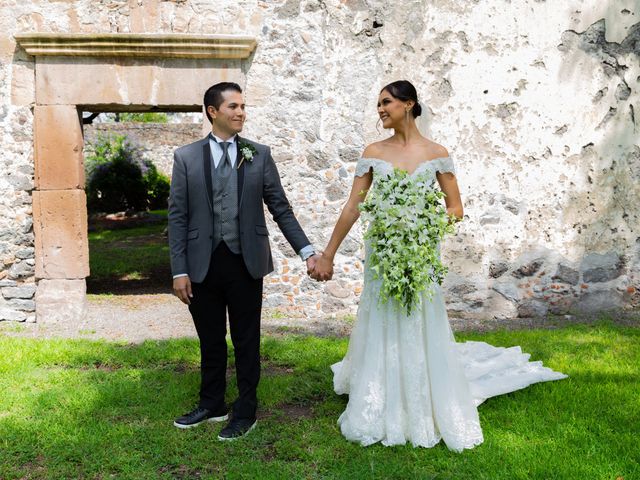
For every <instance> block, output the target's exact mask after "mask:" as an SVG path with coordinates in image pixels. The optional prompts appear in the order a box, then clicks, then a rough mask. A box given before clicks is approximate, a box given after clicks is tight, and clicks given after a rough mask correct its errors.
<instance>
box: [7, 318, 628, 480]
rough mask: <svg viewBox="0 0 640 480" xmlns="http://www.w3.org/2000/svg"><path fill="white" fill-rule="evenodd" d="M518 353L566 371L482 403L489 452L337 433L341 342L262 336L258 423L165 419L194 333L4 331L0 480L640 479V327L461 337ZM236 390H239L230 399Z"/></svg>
mask: <svg viewBox="0 0 640 480" xmlns="http://www.w3.org/2000/svg"><path fill="white" fill-rule="evenodd" d="M461 339H462V340H463V339H474V340H484V341H488V342H490V343H492V344H495V345H503V346H509V345H514V344H518V345H521V346H522V347H523V349H524V350H525V351H528V352H530V353H531V354H532V357H533V358H534V359H541V360H544V362H545V363H546V364H547V365H549V366H550V367H552V368H554V369H557V370H560V371H562V372H565V373H567V374H569V376H570V377H569V378H568V379H566V380H562V381H558V382H550V383H544V384H538V385H534V386H532V387H529V388H527V389H525V390H521V391H518V392H515V393H512V394H509V395H504V396H501V397H497V398H493V399H490V400H488V401H487V402H485V404H483V405H482V406H481V407H480V416H481V421H482V425H483V429H484V434H485V443H484V444H482V445H480V446H479V447H477V448H475V449H474V450H469V451H465V452H464V453H462V454H457V453H454V452H451V451H449V450H447V449H446V447H444V446H443V445H442V444H440V445H438V446H437V447H435V448H433V449H414V448H412V447H411V446H404V447H391V448H389V447H384V446H381V445H374V446H371V447H366V448H363V447H361V446H359V445H356V444H353V443H349V442H347V441H345V440H344V438H343V437H342V436H341V434H340V432H339V429H338V428H337V425H336V419H337V418H338V416H339V414H340V413H341V412H342V410H343V409H344V407H345V404H346V397H341V396H337V395H335V394H334V393H333V391H332V388H331V382H332V378H331V374H330V370H329V365H330V364H331V363H333V362H336V361H338V360H339V359H340V358H341V357H342V355H343V354H344V353H345V351H346V346H347V340H346V339H332V338H314V337H284V338H274V337H266V338H264V339H263V356H264V363H263V377H262V380H261V384H260V391H259V399H260V402H261V408H260V414H261V419H260V420H259V423H258V428H257V429H256V430H255V431H254V432H253V433H252V434H251V435H250V436H249V437H247V438H246V439H243V440H240V441H237V442H235V443H226V442H225V443H222V442H217V441H216V440H215V436H216V434H217V432H218V429H219V428H220V426H219V425H213V424H211V425H205V426H201V427H199V428H196V429H192V430H186V431H182V430H178V429H176V428H174V427H173V426H172V420H173V418H174V417H176V416H177V415H179V414H181V413H184V412H185V411H186V410H188V409H190V408H191V407H192V406H193V404H194V402H195V400H196V396H197V391H198V385H199V372H198V348H197V343H196V342H195V341H193V340H174V341H166V342H146V343H143V344H141V345H125V344H117V343H106V342H91V341H81V340H75V341H74V340H29V339H21V338H10V337H8V336H0V478H2V479H14V478H15V479H18V478H51V479H60V478H87V479H93V478H100V479H106V478H117V479H147V478H148V479H155V478H167V479H169V478H181V479H187V478H227V479H236V478H247V479H272V478H273V479H279V478H284V479H288V480H293V479H299V478H308V479H315V478H327V479H360V478H363V479H364V478H366V479H369V478H387V479H400V478H407V479H492V480H493V479H581V480H582V479H612V480H615V479H620V478H623V479H625V480H632V479H638V478H640V465H639V461H640V447H639V440H638V439H640V329H634V328H623V327H618V326H614V325H612V324H609V323H602V324H599V325H597V326H595V327H593V326H591V327H587V326H572V327H566V328H560V329H557V330H534V331H517V332H495V333H490V334H483V335H479V334H472V335H469V334H467V335H464V336H462V335H461V336H459V340H461ZM234 394H235V381H234V380H233V379H232V380H231V381H230V391H229V400H231V399H232V398H233V397H234Z"/></svg>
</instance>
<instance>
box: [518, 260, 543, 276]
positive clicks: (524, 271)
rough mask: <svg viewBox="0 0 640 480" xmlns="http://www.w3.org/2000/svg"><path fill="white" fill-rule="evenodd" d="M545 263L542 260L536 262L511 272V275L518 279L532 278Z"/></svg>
mask: <svg viewBox="0 0 640 480" xmlns="http://www.w3.org/2000/svg"><path fill="white" fill-rule="evenodd" d="M543 263H544V262H543V261H542V260H535V261H533V262H530V263H527V264H525V265H522V266H521V267H519V268H518V269H516V270H514V271H513V272H511V275H513V276H514V277H516V278H523V277H530V276H531V275H533V274H535V273H536V272H537V271H538V270H539V269H540V267H541V266H542V264H543Z"/></svg>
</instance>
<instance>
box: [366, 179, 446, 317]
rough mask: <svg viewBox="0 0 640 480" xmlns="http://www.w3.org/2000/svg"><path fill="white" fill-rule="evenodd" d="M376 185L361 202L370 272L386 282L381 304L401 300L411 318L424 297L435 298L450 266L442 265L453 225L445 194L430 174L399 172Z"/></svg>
mask: <svg viewBox="0 0 640 480" xmlns="http://www.w3.org/2000/svg"><path fill="white" fill-rule="evenodd" d="M381 180H382V181H378V182H376V183H375V185H374V188H372V189H371V190H370V191H369V193H368V195H367V198H366V199H365V201H364V202H362V203H361V204H360V211H361V218H362V219H363V220H364V221H365V222H366V223H368V225H369V228H368V230H367V231H366V233H365V235H364V238H365V239H366V240H368V241H369V243H370V245H371V248H372V252H371V254H370V256H369V261H370V262H371V270H372V271H373V273H374V276H375V277H376V278H379V279H381V280H382V287H381V291H380V301H381V302H386V301H388V300H389V299H390V298H392V299H395V300H397V302H398V303H399V305H400V306H402V307H403V308H404V309H405V310H406V312H407V315H409V314H411V312H412V310H413V309H414V308H415V307H417V306H419V304H420V296H419V293H420V292H422V291H426V292H427V295H428V296H429V298H430V296H431V295H432V294H433V290H432V288H431V287H432V286H433V285H434V284H436V283H437V284H441V283H442V280H443V279H444V276H445V275H446V273H447V268H446V267H445V266H444V265H443V264H442V262H441V261H440V251H439V243H440V240H441V239H442V238H443V237H444V235H445V234H447V233H452V232H453V225H452V223H451V221H450V218H449V216H448V215H447V212H446V208H445V207H444V205H442V202H441V200H442V198H444V193H443V192H441V191H440V190H437V189H435V188H434V187H433V178H432V177H430V176H429V175H428V173H427V172H425V173H423V174H420V175H415V176H413V175H410V174H409V173H407V172H406V171H404V170H400V169H397V168H394V170H393V173H391V174H389V176H388V177H385V178H384V179H381Z"/></svg>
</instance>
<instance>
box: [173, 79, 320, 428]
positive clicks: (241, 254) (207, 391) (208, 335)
mask: <svg viewBox="0 0 640 480" xmlns="http://www.w3.org/2000/svg"><path fill="white" fill-rule="evenodd" d="M204 107H205V111H206V115H207V118H208V119H209V121H210V122H211V133H210V134H209V135H208V136H207V137H206V138H204V139H203V140H200V141H197V142H195V143H192V144H190V145H186V146H184V147H180V148H178V149H177V150H176V151H175V154H174V162H173V174H172V178H171V194H170V198H169V247H170V251H171V270H172V273H173V290H174V292H175V294H176V296H178V298H180V300H181V301H182V302H184V303H186V304H187V305H189V311H190V312H191V315H192V317H193V321H194V323H195V327H196V330H197V332H198V338H199V339H200V367H201V385H200V401H199V404H198V406H197V407H196V408H195V409H194V410H192V411H191V412H189V413H187V414H185V415H183V416H181V417H179V418H178V419H176V420H175V422H174V425H175V426H176V427H178V428H190V427H194V426H196V425H199V424H200V423H202V422H205V421H216V422H222V421H225V420H227V419H228V411H227V407H226V405H225V401H224V396H225V387H226V382H225V374H226V368H227V342H226V340H225V336H226V333H227V328H226V325H227V318H226V313H227V310H228V312H229V327H230V330H231V340H232V342H233V347H234V351H235V362H236V372H237V381H238V390H239V392H238V399H237V400H236V401H235V402H234V404H233V409H232V416H231V420H230V421H229V423H228V424H227V426H226V427H225V428H223V429H222V431H221V432H220V435H219V436H218V439H220V440H233V439H236V438H240V437H242V436H244V435H245V434H247V433H248V432H249V431H251V429H253V427H254V426H255V424H256V408H257V398H256V389H257V386H258V381H259V378H260V313H261V308H262V278H263V277H264V276H265V275H267V274H268V273H269V272H271V271H272V270H273V260H272V257H271V250H270V247H269V237H268V235H269V233H268V231H267V226H266V223H265V217H264V210H263V202H264V203H265V204H266V205H267V208H268V209H269V212H270V213H271V215H272V216H273V219H274V220H275V222H276V223H277V224H278V227H279V228H280V230H281V231H282V233H283V234H284V236H285V238H286V239H287V241H288V242H289V243H290V244H291V246H292V247H293V249H294V250H295V251H296V252H297V253H299V254H300V256H301V258H302V260H304V261H306V262H307V271H308V272H311V271H312V270H313V266H314V264H315V260H316V258H317V257H316V255H315V251H314V249H313V247H312V246H311V244H310V242H309V240H308V239H307V237H306V235H305V234H304V232H303V231H302V228H301V227H300V224H299V223H298V221H297V220H296V218H295V216H294V214H293V211H292V208H291V205H290V204H289V201H288V200H287V197H286V195H285V192H284V190H283V188H282V185H281V183H280V176H279V175H278V170H277V168H276V164H275V162H274V161H273V158H272V157H271V151H270V149H269V147H268V146H266V145H261V144H259V143H256V142H253V141H250V140H247V139H245V138H241V137H240V136H239V135H238V134H239V133H240V132H241V131H242V127H243V125H244V121H245V118H246V115H245V103H244V98H243V95H242V89H241V88H240V86H239V85H237V84H236V83H230V82H223V83H218V84H216V85H213V86H212V87H211V88H209V89H208V90H207V92H206V93H205V95H204Z"/></svg>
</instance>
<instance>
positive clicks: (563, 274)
mask: <svg viewBox="0 0 640 480" xmlns="http://www.w3.org/2000/svg"><path fill="white" fill-rule="evenodd" d="M579 278H580V273H579V272H578V271H577V270H575V269H573V268H571V267H568V266H566V265H563V264H560V265H558V269H557V270H556V273H555V275H554V276H553V277H551V279H552V280H555V281H558V282H563V283H568V284H570V285H577V284H578V279H579Z"/></svg>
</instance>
